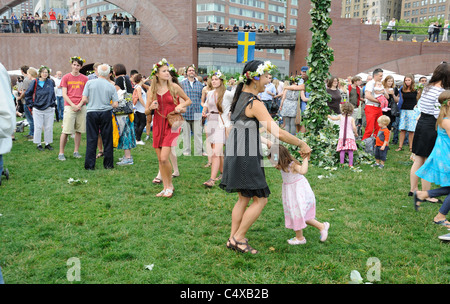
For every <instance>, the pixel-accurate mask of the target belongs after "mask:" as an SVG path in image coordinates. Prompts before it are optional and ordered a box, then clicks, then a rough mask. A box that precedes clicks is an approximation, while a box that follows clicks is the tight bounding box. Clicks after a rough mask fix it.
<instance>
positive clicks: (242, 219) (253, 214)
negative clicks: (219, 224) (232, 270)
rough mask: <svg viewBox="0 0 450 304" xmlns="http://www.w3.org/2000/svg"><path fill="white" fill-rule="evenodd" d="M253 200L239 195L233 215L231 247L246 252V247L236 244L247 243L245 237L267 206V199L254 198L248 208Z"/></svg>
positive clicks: (253, 251)
mask: <svg viewBox="0 0 450 304" xmlns="http://www.w3.org/2000/svg"><path fill="white" fill-rule="evenodd" d="M250 200H251V198H249V197H245V196H243V195H242V194H241V193H239V199H238V201H237V203H236V204H235V205H234V208H233V212H232V214H231V233H230V245H232V246H237V247H238V248H240V249H241V250H245V248H246V247H245V246H243V245H240V244H236V242H240V243H243V242H246V240H245V235H246V234H247V231H248V229H249V228H250V227H251V226H252V225H253V223H254V222H255V221H256V220H257V219H258V217H259V216H260V215H261V212H262V210H263V209H264V207H265V206H266V204H267V198H266V197H256V196H255V197H253V203H252V204H251V205H250V206H249V207H248V208H247V205H248V203H249V202H250ZM250 253H257V251H256V250H254V249H253V250H251V252H250Z"/></svg>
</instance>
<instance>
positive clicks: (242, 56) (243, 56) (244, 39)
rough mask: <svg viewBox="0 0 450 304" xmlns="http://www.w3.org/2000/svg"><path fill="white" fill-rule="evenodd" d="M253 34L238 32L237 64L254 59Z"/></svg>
mask: <svg viewBox="0 0 450 304" xmlns="http://www.w3.org/2000/svg"><path fill="white" fill-rule="evenodd" d="M255 34H256V33H255V32H238V49H237V60H236V61H237V62H238V63H240V62H247V61H252V60H253V59H254V58H255V37H256V35H255Z"/></svg>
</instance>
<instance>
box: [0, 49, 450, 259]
mask: <svg viewBox="0 0 450 304" xmlns="http://www.w3.org/2000/svg"><path fill="white" fill-rule="evenodd" d="M70 63H71V66H70V68H71V72H70V73H67V74H66V75H64V76H63V75H62V73H61V72H60V71H57V72H56V74H55V77H53V79H52V78H51V77H50V73H51V70H50V69H49V68H48V67H46V66H41V67H40V68H39V69H38V70H37V71H36V70H34V69H32V68H29V67H27V66H23V67H22V69H21V70H22V71H23V74H24V76H25V77H26V78H25V79H24V81H23V82H22V83H21V86H20V88H18V90H17V92H16V95H15V99H16V102H17V108H16V110H18V112H17V113H18V115H21V110H20V109H22V111H23V115H24V116H25V117H26V119H27V120H28V122H29V126H30V133H29V134H28V137H29V138H30V140H33V143H34V144H35V145H36V147H37V150H40V151H42V150H46V149H47V150H53V147H52V143H53V123H54V116H55V114H56V117H57V119H58V120H62V133H61V136H60V139H59V153H58V156H57V159H58V160H59V161H65V160H66V154H65V146H66V144H67V140H68V138H69V137H72V136H73V138H74V143H75V144H74V151H73V157H74V158H82V155H81V153H80V151H79V148H80V143H81V138H82V134H84V133H85V134H86V153H85V162H84V168H85V169H86V170H94V169H95V164H96V160H97V159H99V158H103V166H104V168H105V169H112V168H114V165H115V164H114V154H113V151H114V149H117V150H123V157H121V158H119V161H118V162H116V165H119V166H127V165H133V164H134V160H133V156H132V151H133V149H135V148H136V147H137V146H138V145H145V144H146V143H145V142H144V140H143V139H142V136H143V132H144V130H146V133H147V137H146V141H147V140H149V136H150V132H151V133H152V146H153V148H154V149H155V152H156V155H157V158H158V166H159V172H158V175H157V176H156V177H155V178H154V179H153V183H155V184H162V186H163V187H162V190H161V191H160V192H159V193H157V194H156V196H157V197H166V198H171V197H172V196H173V195H174V192H175V188H174V184H173V182H172V181H173V178H175V177H177V176H179V175H180V170H179V168H178V164H177V157H179V156H181V153H180V155H178V153H177V149H176V147H177V146H178V144H179V141H182V143H183V144H182V145H183V152H182V154H183V156H190V155H192V153H193V154H194V155H195V156H207V157H208V164H207V165H206V166H207V167H210V170H211V174H210V178H209V179H208V180H207V181H206V182H204V183H203V185H204V186H205V187H209V188H211V187H214V186H215V183H216V182H219V187H220V188H221V189H223V190H225V191H227V192H229V193H237V194H238V200H237V202H236V204H235V206H234V208H233V211H232V216H231V231H230V237H229V239H228V241H227V242H226V246H227V247H228V248H230V249H233V250H237V251H239V252H245V253H250V254H256V253H258V250H256V249H254V248H253V247H251V246H250V245H249V243H248V239H247V238H246V234H247V232H248V230H249V229H250V227H251V226H252V225H253V223H254V222H255V221H256V220H257V219H258V217H259V216H260V214H261V212H262V210H263V208H264V206H265V205H266V204H267V201H268V197H269V195H270V193H271V192H270V189H269V187H268V185H267V182H266V177H265V172H264V166H262V165H261V162H262V160H263V157H264V153H263V149H262V146H263V145H266V146H267V148H268V151H269V152H268V155H267V157H268V159H269V160H270V162H271V163H272V164H273V166H274V167H275V168H277V169H278V170H280V172H281V176H282V179H283V188H282V189H283V199H282V201H283V208H284V213H285V226H286V228H288V229H292V230H294V231H295V237H294V238H292V239H289V240H288V243H289V244H291V245H301V244H304V243H306V239H305V238H304V237H303V234H302V231H303V229H305V228H306V226H307V225H311V226H313V227H316V228H317V229H318V230H319V231H320V240H321V241H325V240H326V239H327V237H328V230H329V228H330V226H331V225H330V223H328V222H319V221H317V220H316V219H315V217H316V214H315V197H314V193H313V191H312V189H311V187H310V186H309V183H308V181H307V180H306V178H305V176H304V175H305V174H306V172H307V170H308V160H309V158H310V155H311V148H310V147H309V146H308V144H307V143H306V142H304V141H302V140H300V139H299V138H298V137H297V136H296V135H297V133H298V132H304V131H305V129H304V127H302V126H301V119H299V118H301V115H302V111H305V109H306V108H307V107H308V101H309V100H308V98H309V93H308V90H307V86H308V70H309V68H308V67H306V66H305V67H302V68H301V74H300V75H298V76H295V77H291V78H290V80H289V81H287V82H284V83H283V82H280V81H279V80H278V79H272V75H271V71H272V70H273V68H274V66H273V65H272V64H271V63H270V62H268V61H266V62H262V61H259V60H253V61H250V62H248V63H247V64H246V65H245V67H244V70H243V72H242V75H241V76H240V78H239V79H237V80H234V79H232V80H231V81H229V82H227V81H226V79H225V75H224V74H223V73H222V72H221V71H220V70H216V71H211V72H210V73H209V75H208V77H207V81H206V82H204V81H203V79H202V78H201V77H199V76H197V68H196V67H195V66H194V65H193V64H192V65H190V66H188V67H186V68H182V69H178V70H177V69H176V68H175V67H174V66H173V65H171V64H170V63H169V62H168V61H167V60H166V59H162V60H161V61H160V62H158V63H156V64H154V66H153V69H152V71H151V75H150V77H149V78H147V77H146V76H144V75H142V74H140V73H139V72H138V71H135V70H133V71H131V72H130V73H127V70H126V67H125V66H124V65H123V64H115V65H113V66H110V65H108V64H104V63H103V64H102V63H96V64H95V65H94V73H92V74H90V75H89V76H85V75H83V74H81V73H80V70H81V68H82V66H83V64H84V63H85V60H84V59H82V58H80V57H78V56H75V57H71V58H70ZM421 81H423V84H421V85H416V84H415V83H414V76H413V75H406V76H405V78H404V81H403V84H402V85H401V86H400V87H397V86H395V83H394V79H393V78H392V77H391V76H389V75H388V76H387V77H383V70H382V69H376V70H374V71H373V73H372V75H371V77H370V78H369V79H368V81H367V83H365V84H363V82H362V79H361V78H360V77H358V76H355V77H349V78H348V79H347V81H344V80H342V79H338V78H337V77H330V79H328V80H327V89H328V93H329V95H330V97H331V98H330V101H328V107H329V112H330V115H329V119H330V121H336V122H337V124H338V125H339V128H340V133H339V141H338V145H337V147H336V151H337V152H338V153H340V160H341V163H344V161H345V154H347V155H348V159H349V165H350V166H352V165H353V154H352V153H353V151H355V150H356V149H357V145H356V141H358V140H363V141H366V144H367V143H368V142H369V140H368V139H370V138H372V139H373V141H374V150H375V159H376V162H375V164H374V165H373V166H374V167H378V168H384V166H385V164H386V161H387V152H388V150H389V143H390V142H391V137H392V141H393V142H394V143H395V142H396V141H398V143H399V149H397V151H400V150H401V149H402V148H403V145H404V141H405V140H406V136H405V135H406V132H408V133H409V137H408V139H409V143H408V144H409V145H410V151H411V153H412V155H411V159H412V160H413V162H414V163H413V166H412V168H411V172H410V184H411V188H410V192H409V194H408V195H410V196H413V199H414V206H415V209H416V210H419V209H420V203H421V202H422V201H429V202H440V203H442V207H441V209H440V210H439V213H438V215H436V217H435V218H434V222H435V223H436V224H439V225H444V226H447V227H448V226H450V222H449V221H447V220H446V219H445V216H446V215H447V213H448V211H449V208H450V195H449V189H450V184H449V174H450V173H449V172H450V164H449V158H448V157H445V155H448V154H449V148H450V139H449V134H450V126H449V123H448V122H449V118H450V116H449V115H450V111H449V105H448V101H449V100H450V96H449V90H450V65H449V64H448V63H445V62H443V63H441V64H440V65H439V66H438V67H437V68H436V69H435V71H434V73H433V76H432V77H431V79H430V81H429V82H426V79H425V80H421ZM58 90H60V91H58ZM11 96H12V95H11ZM11 103H12V104H13V106H14V102H13V101H11ZM20 106H22V108H20ZM276 116H281V120H279V121H275V120H274V117H276ZM14 119H15V117H14ZM436 123H437V124H438V126H439V127H438V130H437V131H436ZM261 127H262V129H261ZM363 130H364V132H363ZM396 130H397V132H398V131H400V136H399V137H400V139H398V135H397V137H395V132H396ZM10 131H11V130H9V129H8V130H7V131H6V132H10ZM261 131H264V132H267V133H268V134H270V135H271V137H265V136H261V135H262V134H261V133H260V132H261ZM10 133H12V132H10ZM42 133H43V135H44V142H43V143H44V145H42ZM203 133H206V145H204V144H203V139H202V135H203ZM391 133H394V136H391ZM180 135H181V136H180ZM191 136H192V137H193V144H194V147H191ZM4 137H7V136H4ZM269 138H270V139H269ZM5 140H8V142H9V141H11V142H12V138H11V137H9V138H7V139H5ZM280 142H284V143H287V144H290V145H296V146H298V147H299V148H300V154H301V156H302V159H303V161H302V162H299V161H298V160H296V159H295V158H294V157H293V156H292V155H291V154H290V153H289V151H288V150H287V149H286V148H285V147H284V146H283V145H281V144H280ZM435 142H436V144H435ZM9 149H10V146H9ZM6 150H8V149H6ZM7 152H8V151H3V153H7ZM3 153H0V155H1V154H3ZM442 156H444V157H442ZM0 161H1V164H2V165H3V162H2V158H1V157H0ZM1 169H3V166H2V167H1ZM419 178H421V179H422V191H418V190H419V188H418V187H419ZM431 183H435V184H437V185H440V186H441V187H442V188H440V189H439V190H431ZM442 195H447V197H446V198H445V200H444V201H443V202H442V201H440V200H438V199H437V198H436V197H437V196H442ZM250 202H251V204H250ZM249 204H250V206H249V207H248V208H247V206H248V205H249Z"/></svg>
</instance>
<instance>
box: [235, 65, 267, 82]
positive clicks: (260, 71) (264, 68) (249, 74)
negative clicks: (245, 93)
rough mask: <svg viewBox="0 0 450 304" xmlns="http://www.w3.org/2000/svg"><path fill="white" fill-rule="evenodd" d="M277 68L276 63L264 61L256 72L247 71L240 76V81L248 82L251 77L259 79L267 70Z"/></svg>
mask: <svg viewBox="0 0 450 304" xmlns="http://www.w3.org/2000/svg"><path fill="white" fill-rule="evenodd" d="M275 68H276V65H274V64H272V63H271V62H270V61H264V63H262V64H260V65H259V66H258V68H257V69H256V71H255V72H250V71H247V72H246V73H245V74H244V75H241V76H240V77H239V81H240V82H244V83H246V82H247V81H248V80H249V79H255V80H259V76H262V75H264V73H266V72H269V73H270V72H272V71H273V70H274V69H275Z"/></svg>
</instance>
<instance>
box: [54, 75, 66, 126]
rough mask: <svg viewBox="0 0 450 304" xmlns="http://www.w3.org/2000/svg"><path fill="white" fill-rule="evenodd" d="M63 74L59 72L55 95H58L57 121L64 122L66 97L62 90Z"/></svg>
mask: <svg viewBox="0 0 450 304" xmlns="http://www.w3.org/2000/svg"><path fill="white" fill-rule="evenodd" d="M62 76H63V75H62V72H61V71H57V72H56V75H55V78H54V79H53V80H54V81H55V95H56V109H57V111H56V121H60V120H63V118H64V97H63V94H62V88H61V80H62Z"/></svg>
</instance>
